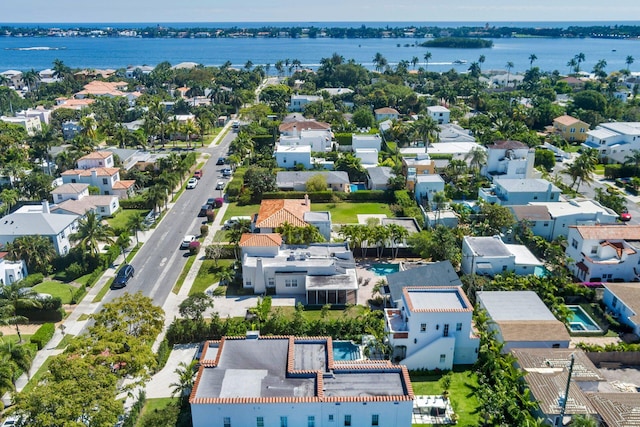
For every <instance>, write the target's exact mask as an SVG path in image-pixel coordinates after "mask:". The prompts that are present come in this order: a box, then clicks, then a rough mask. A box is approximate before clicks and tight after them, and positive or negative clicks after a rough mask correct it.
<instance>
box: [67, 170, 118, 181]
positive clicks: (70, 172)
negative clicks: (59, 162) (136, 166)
mask: <svg viewBox="0 0 640 427" xmlns="http://www.w3.org/2000/svg"><path fill="white" fill-rule="evenodd" d="M93 170H95V171H96V172H97V174H98V176H113V175H115V174H117V173H118V172H120V169H118V168H91V169H69V170H66V171H64V172H62V174H61V175H78V176H91V171H93ZM120 182H122V181H120Z"/></svg>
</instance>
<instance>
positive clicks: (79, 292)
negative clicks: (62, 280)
mask: <svg viewBox="0 0 640 427" xmlns="http://www.w3.org/2000/svg"><path fill="white" fill-rule="evenodd" d="M86 294H87V288H86V287H84V286H80V287H79V288H78V289H76V291H75V292H74V293H73V296H72V297H71V304H77V303H79V302H80V301H82V298H84V296H85V295H86Z"/></svg>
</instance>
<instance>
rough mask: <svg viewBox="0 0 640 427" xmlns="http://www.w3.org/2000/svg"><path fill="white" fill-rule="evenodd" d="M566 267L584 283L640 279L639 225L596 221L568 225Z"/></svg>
mask: <svg viewBox="0 0 640 427" xmlns="http://www.w3.org/2000/svg"><path fill="white" fill-rule="evenodd" d="M565 253H566V256H567V258H569V259H571V260H572V262H571V263H568V265H567V267H568V268H569V270H570V271H571V273H573V275H574V276H576V277H577V278H578V279H579V280H581V281H583V282H617V281H622V282H632V281H637V280H640V268H639V267H638V265H639V264H640V225H626V224H597V225H576V226H570V227H569V233H568V235H567V249H566V251H565Z"/></svg>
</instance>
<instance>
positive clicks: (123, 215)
mask: <svg viewBox="0 0 640 427" xmlns="http://www.w3.org/2000/svg"><path fill="white" fill-rule="evenodd" d="M147 213H149V210H148V209H121V210H120V211H118V212H117V213H116V215H115V216H114V217H113V218H107V222H108V223H109V225H110V226H111V228H114V229H119V230H126V229H128V228H129V227H128V226H127V224H128V223H129V220H130V218H132V217H134V216H136V215H143V216H144V215H146V214H147ZM131 237H132V238H133V239H135V236H131Z"/></svg>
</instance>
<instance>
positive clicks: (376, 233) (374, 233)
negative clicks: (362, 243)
mask: <svg viewBox="0 0 640 427" xmlns="http://www.w3.org/2000/svg"><path fill="white" fill-rule="evenodd" d="M390 238H391V230H390V229H389V228H388V227H385V226H384V225H376V226H375V227H373V229H372V230H371V239H372V240H373V241H374V242H375V244H376V255H377V258H381V257H382V254H383V253H384V248H385V246H386V242H387V241H388V240H389V239H390Z"/></svg>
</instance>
